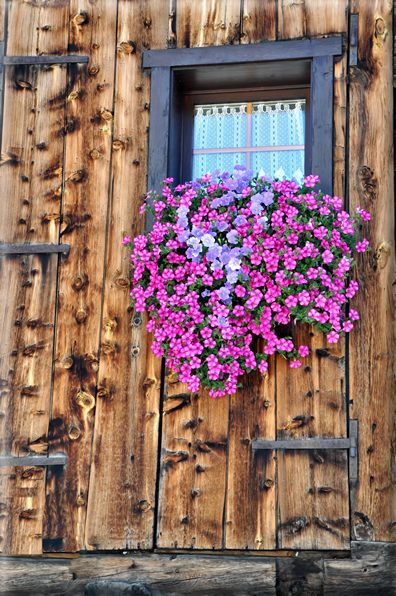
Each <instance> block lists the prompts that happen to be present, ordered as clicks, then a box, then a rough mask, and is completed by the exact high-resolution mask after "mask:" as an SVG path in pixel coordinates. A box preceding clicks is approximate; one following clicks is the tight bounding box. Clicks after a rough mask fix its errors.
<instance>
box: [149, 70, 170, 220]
mask: <svg viewBox="0 0 396 596" xmlns="http://www.w3.org/2000/svg"><path fill="white" fill-rule="evenodd" d="M170 101H171V69H170V67H169V66H160V67H158V68H153V69H152V70H151V95H150V129H149V152H148V181H147V183H148V190H155V191H157V192H158V193H159V192H161V190H162V181H163V180H164V178H166V176H167V172H168V161H169V114H170ZM152 225H153V218H152V215H151V214H149V213H148V214H147V216H146V228H147V229H151V228H152Z"/></svg>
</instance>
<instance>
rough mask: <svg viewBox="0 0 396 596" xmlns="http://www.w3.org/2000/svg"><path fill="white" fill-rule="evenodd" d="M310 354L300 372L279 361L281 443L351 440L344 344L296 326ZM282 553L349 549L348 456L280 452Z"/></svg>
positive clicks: (296, 334) (299, 339) (298, 341)
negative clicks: (289, 440) (346, 397)
mask: <svg viewBox="0 0 396 596" xmlns="http://www.w3.org/2000/svg"><path fill="white" fill-rule="evenodd" d="M294 337H295V341H296V344H297V345H307V346H308V347H309V348H310V350H311V353H310V355H309V356H308V357H306V358H304V359H303V360H302V366H301V367H300V368H299V369H290V367H289V362H288V361H286V360H284V359H283V358H281V357H278V359H277V369H276V395H277V439H297V438H305V437H310V438H312V437H326V438H328V437H333V438H342V437H346V404H345V380H344V374H345V355H344V354H345V348H344V342H342V341H340V342H339V343H338V344H335V345H329V344H328V343H327V341H326V338H325V336H324V335H323V333H318V332H317V331H316V329H314V328H313V327H311V328H310V327H308V326H307V325H305V326H300V325H297V326H296V328H295V329H294ZM277 469H278V500H279V515H280V520H279V524H280V525H279V539H280V545H282V548H296V549H299V548H300V549H301V548H307V549H311V548H312V549H327V548H328V549H342V548H347V547H348V544H349V538H348V536H349V505H348V468H347V456H346V452H344V451H343V452H338V453H337V452H335V451H320V452H319V451H318V452H316V451H313V452H308V453H306V452H305V453H304V452H302V451H301V452H299V451H295V452H280V451H278V459H277Z"/></svg>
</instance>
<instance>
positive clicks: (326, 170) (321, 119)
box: [310, 56, 334, 195]
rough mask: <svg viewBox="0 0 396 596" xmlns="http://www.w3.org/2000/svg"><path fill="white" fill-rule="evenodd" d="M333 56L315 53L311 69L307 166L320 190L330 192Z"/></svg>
mask: <svg viewBox="0 0 396 596" xmlns="http://www.w3.org/2000/svg"><path fill="white" fill-rule="evenodd" d="M333 89H334V60H333V56H319V57H318V58H314V59H313V61H312V68H311V135H310V137H311V167H310V173H312V174H317V175H318V176H319V178H320V189H321V190H322V191H323V192H324V193H327V194H329V195H331V194H332V193H333Z"/></svg>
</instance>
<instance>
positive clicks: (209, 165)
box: [193, 153, 246, 180]
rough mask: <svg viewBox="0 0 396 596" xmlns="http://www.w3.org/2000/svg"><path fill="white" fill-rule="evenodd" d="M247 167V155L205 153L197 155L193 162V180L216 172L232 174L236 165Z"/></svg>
mask: <svg viewBox="0 0 396 596" xmlns="http://www.w3.org/2000/svg"><path fill="white" fill-rule="evenodd" d="M238 164H239V165H241V166H245V165H246V153H204V154H202V153H201V154H198V155H197V154H195V155H194V161H193V180H195V179H196V178H200V177H201V176H203V175H204V174H208V173H212V172H213V171H214V170H220V172H232V170H233V169H234V166H236V165H238Z"/></svg>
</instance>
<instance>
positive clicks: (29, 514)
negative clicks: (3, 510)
mask: <svg viewBox="0 0 396 596" xmlns="http://www.w3.org/2000/svg"><path fill="white" fill-rule="evenodd" d="M36 514H37V509H22V510H21V511H20V513H19V517H20V518H22V519H35V518H36Z"/></svg>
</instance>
